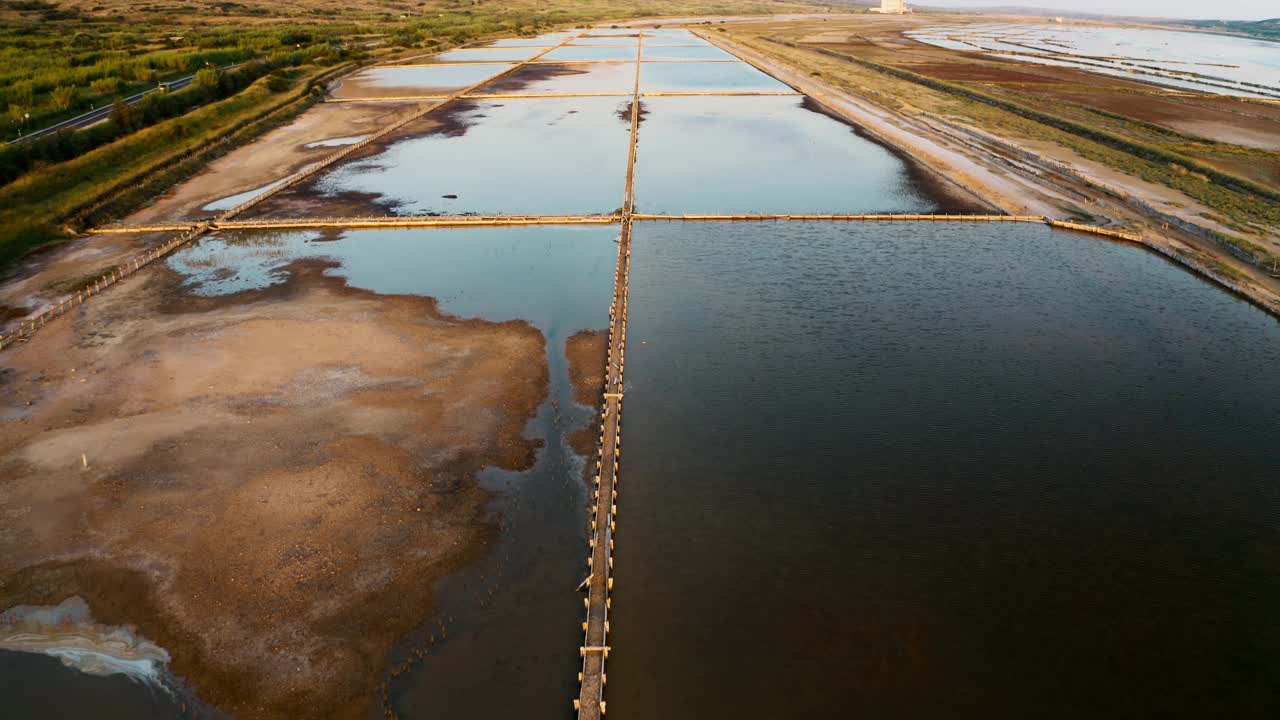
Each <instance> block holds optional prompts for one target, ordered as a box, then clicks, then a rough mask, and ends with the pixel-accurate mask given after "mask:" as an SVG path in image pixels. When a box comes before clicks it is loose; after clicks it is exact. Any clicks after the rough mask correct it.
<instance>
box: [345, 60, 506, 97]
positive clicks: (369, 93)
mask: <svg viewBox="0 0 1280 720" xmlns="http://www.w3.org/2000/svg"><path fill="white" fill-rule="evenodd" d="M511 67H512V66H511V65H472V66H467V65H449V66H445V67H432V66H429V65H414V66H388V67H379V68H369V69H368V70H361V71H360V72H358V73H355V74H354V75H352V76H351V77H349V78H345V79H344V80H343V81H342V84H341V85H339V86H338V87H337V88H336V89H335V90H334V91H333V96H334V97H337V98H344V99H351V98H367V97H396V96H405V97H408V96H415V95H442V94H448V93H451V92H455V91H457V90H461V89H463V88H465V87H469V86H471V85H475V84H476V83H478V82H480V81H482V80H484V79H485V78H488V77H493V76H494V75H497V74H498V73H501V72H503V71H505V70H509V69H511Z"/></svg>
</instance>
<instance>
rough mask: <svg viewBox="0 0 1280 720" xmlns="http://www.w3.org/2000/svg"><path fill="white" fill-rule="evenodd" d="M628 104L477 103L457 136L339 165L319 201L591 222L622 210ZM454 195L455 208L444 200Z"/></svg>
mask: <svg viewBox="0 0 1280 720" xmlns="http://www.w3.org/2000/svg"><path fill="white" fill-rule="evenodd" d="M628 103H630V98H608V97H604V98H600V97H585V98H545V99H544V98H540V99H536V100H509V101H477V102H472V103H469V104H467V105H466V106H463V107H462V109H458V110H456V111H455V113H454V117H455V119H456V122H457V123H458V125H459V126H460V127H458V128H457V131H454V132H447V133H443V132H442V133H435V134H431V135H425V136H420V137H412V138H408V139H405V140H401V141H399V142H396V143H395V144H393V145H392V146H391V147H389V148H388V149H387V150H386V151H385V152H383V153H381V154H379V155H376V156H373V157H370V158H368V159H365V160H359V161H352V162H347V163H342V164H339V165H338V166H337V167H336V169H334V170H331V171H329V173H328V174H327V175H325V176H324V177H323V178H322V179H321V180H320V181H318V183H317V184H316V188H317V189H318V191H319V192H320V193H321V194H322V195H328V196H332V195H341V194H343V193H348V192H357V193H372V194H375V195H378V196H380V197H381V198H382V201H383V202H384V203H387V204H391V205H394V206H395V209H396V212H398V213H399V214H402V215H414V214H425V213H441V214H462V213H481V214H509V215H520V214H546V215H559V214H576V213H582V214H590V213H608V212H611V211H613V210H614V209H616V208H618V207H619V206H620V205H622V195H623V183H624V181H625V175H626V165H627V145H628V143H629V141H630V133H631V123H630V116H629V115H627V114H625V113H622V114H620V111H621V110H622V109H623V108H625V107H626V106H627V104H628ZM446 195H456V196H457V197H456V198H450V197H445V196H446Z"/></svg>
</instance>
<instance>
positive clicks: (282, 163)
mask: <svg viewBox="0 0 1280 720" xmlns="http://www.w3.org/2000/svg"><path fill="white" fill-rule="evenodd" d="M421 107H422V104H421V103H412V102H409V103H398V102H385V103H321V104H319V105H316V106H315V107H313V108H311V109H310V110H308V111H307V112H305V113H303V114H302V116H301V117H299V118H298V119H297V120H295V121H294V122H292V123H290V124H288V125H285V126H284V127H281V128H279V129H277V130H274V131H272V132H270V133H268V134H266V135H264V136H263V137H261V138H259V139H258V140H257V141H255V142H253V143H251V144H249V145H247V146H245V147H242V148H239V149H237V150H235V151H234V152H232V153H230V154H228V155H226V156H224V157H222V158H219V159H218V160H215V161H214V162H212V163H210V164H209V167H208V168H206V169H205V170H203V171H202V172H200V174H198V175H196V176H195V177H193V178H191V179H190V180H188V181H187V182H184V183H182V184H181V185H178V186H177V187H175V188H173V189H172V190H170V191H169V192H167V193H165V194H163V195H161V196H160V197H158V198H157V199H156V200H155V202H153V203H151V204H150V205H148V206H147V207H145V208H143V209H142V210H139V211H138V212H136V213H134V214H133V215H131V216H130V217H129V218H127V219H126V220H125V222H126V223H143V222H155V221H160V220H175V219H190V218H204V217H209V216H211V215H214V214H216V212H215V211H211V210H204V209H203V208H204V207H205V206H206V205H208V204H210V203H212V202H214V201H217V200H220V199H222V198H226V197H229V196H231V195H236V194H239V193H244V192H248V191H250V190H255V189H257V188H260V187H263V186H265V185H269V184H271V183H272V182H275V181H277V180H280V179H282V178H286V177H288V176H290V175H292V174H293V173H295V172H297V171H299V170H301V169H302V168H303V167H305V166H306V165H309V164H310V163H313V162H316V161H317V160H320V159H322V158H324V157H325V156H327V155H330V154H332V153H333V152H335V151H336V150H338V149H339V147H338V146H314V147H307V146H308V145H314V144H315V143H322V142H324V141H328V140H333V139H335V138H352V137H358V136H361V135H369V134H372V133H374V132H377V131H378V130H379V129H381V128H383V127H386V126H387V125H389V124H391V123H393V122H395V121H397V120H399V119H401V118H403V117H405V116H407V115H410V114H411V113H413V112H414V111H416V110H419V109H421Z"/></svg>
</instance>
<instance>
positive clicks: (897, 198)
mask: <svg viewBox="0 0 1280 720" xmlns="http://www.w3.org/2000/svg"><path fill="white" fill-rule="evenodd" d="M711 64H712V65H720V64H723V65H725V66H726V67H730V68H732V67H738V65H736V64H731V63H711ZM690 65H693V63H688V64H686V63H673V64H671V65H670V67H674V68H677V69H684V68H687V67H689V66H690ZM649 67H650V66H646V67H645V68H644V70H643V71H642V73H641V83H644V82H645V77H646V76H647V75H648V74H649V72H650V70H649ZM743 67H745V65H744V66H743ZM643 107H644V109H645V110H646V114H645V117H644V121H643V122H642V123H641V125H640V135H639V146H638V148H637V154H636V189H635V192H636V207H637V209H638V210H639V211H640V212H644V213H870V212H929V211H931V210H934V209H936V208H937V207H938V206H937V204H936V203H935V202H934V201H933V200H931V199H930V198H929V197H928V195H927V194H926V193H925V192H924V191H923V190H922V189H920V188H918V187H917V186H916V185H915V184H914V183H913V182H912V180H911V178H910V176H909V175H908V173H907V168H906V166H905V165H904V164H903V162H902V161H901V160H899V159H898V158H897V157H895V156H894V155H893V154H892V153H891V152H889V151H888V150H886V149H885V148H884V147H882V146H880V145H878V144H876V143H874V142H872V141H870V140H867V139H864V138H862V137H860V136H859V135H858V134H857V133H856V132H855V131H854V129H853V128H852V127H850V126H849V125H847V124H845V123H843V122H840V121H838V120H834V119H832V118H831V117H829V116H827V115H824V114H822V113H819V112H815V111H812V110H809V109H807V105H806V104H805V101H804V99H803V98H799V97H651V98H645V99H644V101H643Z"/></svg>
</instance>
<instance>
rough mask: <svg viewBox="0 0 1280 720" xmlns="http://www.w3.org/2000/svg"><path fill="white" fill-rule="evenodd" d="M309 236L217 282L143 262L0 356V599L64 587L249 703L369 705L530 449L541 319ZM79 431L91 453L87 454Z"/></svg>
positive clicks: (209, 684) (232, 699) (268, 707)
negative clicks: (491, 311)
mask: <svg viewBox="0 0 1280 720" xmlns="http://www.w3.org/2000/svg"><path fill="white" fill-rule="evenodd" d="M323 269H324V266H323V265H322V264H321V263H318V262H314V261H310V262H303V263H296V264H294V265H292V266H290V268H289V269H288V272H289V273H290V275H291V280H290V281H289V282H287V283H284V284H282V285H278V286H275V287H272V288H270V289H267V290H257V291H249V292H244V293H240V294H237V295H232V296H227V297H222V298H197V297H192V296H189V295H185V294H183V293H182V292H181V291H180V290H179V287H178V281H179V278H177V277H176V276H175V275H173V274H172V273H171V272H170V271H168V270H165V269H163V268H159V267H157V268H156V269H155V270H154V271H153V272H149V273H147V274H146V275H145V276H140V277H139V278H138V279H137V280H136V281H135V282H131V283H127V284H124V285H122V286H120V287H119V288H118V289H116V290H114V291H113V292H111V293H107V294H105V295H104V296H103V297H102V298H100V299H99V300H98V301H96V302H94V303H91V304H89V305H86V306H84V307H83V308H82V309H81V310H80V311H78V312H79V314H78V315H77V316H75V318H74V320H71V319H68V320H64V321H61V322H59V323H58V324H57V325H56V326H51V327H50V328H48V329H47V330H46V332H44V333H42V335H41V337H40V339H39V342H35V343H31V344H30V345H27V346H23V347H20V348H17V349H14V350H11V351H8V352H6V353H5V356H4V357H3V358H2V359H0V360H2V362H3V368H2V369H0V387H3V394H4V398H5V399H4V402H3V405H0V418H3V420H4V422H5V426H6V432H5V434H4V436H3V438H2V439H0V477H2V478H4V480H3V482H2V483H0V507H2V508H5V511H6V512H5V517H4V522H3V523H0V607H9V606H12V605H15V604H19V603H32V604H51V603H57V602H60V601H61V600H63V599H64V598H66V597H67V596H69V595H73V594H78V595H80V596H82V597H84V598H85V599H87V600H88V602H89V605H90V607H91V608H92V610H93V613H94V615H95V616H96V617H97V618H98V620H99V621H100V622H103V623H105V624H136V625H137V626H138V627H139V630H140V632H141V634H142V635H143V636H145V637H147V638H149V639H151V640H153V641H155V642H157V643H158V644H160V645H161V646H162V647H164V648H165V649H166V650H168V651H169V652H170V654H171V655H172V656H173V664H172V669H173V671H174V672H176V673H177V674H178V675H180V676H183V677H185V678H186V679H187V680H189V681H190V682H191V683H193V684H194V686H195V687H196V688H197V689H198V692H199V696H200V699H201V700H203V701H206V702H209V703H212V704H214V705H215V706H217V707H219V708H220V709H222V710H224V711H227V712H230V713H232V714H234V715H235V716H237V717H244V718H265V717H279V718H286V717H287V718H298V717H326V718H328V717H351V718H355V717H364V716H365V715H367V713H368V711H369V707H370V704H371V702H372V695H373V688H374V687H375V686H376V684H377V683H378V682H380V679H381V672H380V671H381V668H382V666H383V662H384V659H385V656H386V653H387V651H388V650H389V649H390V648H391V647H392V645H393V644H394V643H395V642H396V641H397V640H398V639H399V638H401V637H402V636H403V635H405V634H406V633H407V632H409V631H410V630H411V629H412V628H414V627H415V625H416V624H417V623H419V622H421V621H422V619H423V618H425V617H428V616H429V607H430V602H431V588H432V585H433V583H434V581H435V580H436V579H437V578H439V577H442V576H443V575H445V574H448V573H449V572H451V571H452V570H453V569H454V568H456V567H457V566H458V565H459V564H460V563H462V562H464V561H466V560H467V559H468V556H469V554H470V553H472V552H474V550H475V548H476V547H477V546H478V545H479V543H480V541H481V540H483V539H484V536H485V534H486V533H488V532H491V530H490V528H489V526H487V525H485V524H484V523H483V522H482V521H481V512H482V508H483V506H484V504H485V503H486V501H487V496H486V494H485V493H484V492H483V491H481V490H480V489H479V488H478V487H477V486H476V485H475V484H474V482H473V477H474V474H475V473H476V471H478V470H479V469H481V468H482V467H485V466H489V465H497V466H500V467H503V468H508V469H521V468H524V467H526V466H527V465H528V464H529V463H530V462H531V461H532V457H533V451H534V449H535V447H534V445H533V443H532V442H531V441H529V440H527V439H525V438H524V437H523V436H522V434H521V433H522V429H523V427H524V425H525V422H526V420H527V419H528V418H529V417H530V415H531V414H532V413H533V412H534V411H535V409H536V408H537V406H538V405H539V404H540V403H541V402H542V401H543V399H544V398H545V394H546V384H547V377H546V372H547V369H546V364H545V348H544V340H543V336H542V334H541V333H539V332H538V331H537V330H535V329H533V328H531V327H530V326H528V325H527V324H525V323H522V322H507V323H489V322H484V321H478V320H466V321H464V320H459V319H457V318H452V317H448V316H444V315H441V314H440V313H439V311H438V310H437V309H436V306H435V303H434V301H432V300H430V299H428V298H422V297H413V296H388V295H376V294H374V293H370V292H366V291H361V290H355V289H351V288H347V287H346V286H345V285H344V284H343V282H342V281H341V280H340V279H335V278H330V277H325V276H323V274H322V272H323ZM82 454H83V458H84V459H83V460H82Z"/></svg>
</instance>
